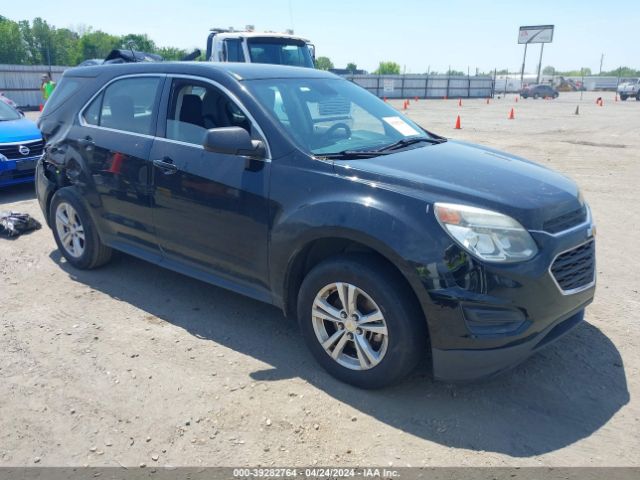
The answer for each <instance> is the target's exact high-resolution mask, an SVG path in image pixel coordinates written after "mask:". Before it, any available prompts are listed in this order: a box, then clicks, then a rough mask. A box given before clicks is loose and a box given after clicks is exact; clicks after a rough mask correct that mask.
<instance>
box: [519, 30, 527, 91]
mask: <svg viewBox="0 0 640 480" xmlns="http://www.w3.org/2000/svg"><path fill="white" fill-rule="evenodd" d="M527 46H529V43H528V42H527V43H525V44H524V56H523V57H522V69H521V70H520V89H522V88H524V63H525V61H526V59H527Z"/></svg>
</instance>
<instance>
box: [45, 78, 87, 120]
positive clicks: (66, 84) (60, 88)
mask: <svg viewBox="0 0 640 480" xmlns="http://www.w3.org/2000/svg"><path fill="white" fill-rule="evenodd" d="M87 80H88V79H86V78H79V77H62V80H60V83H58V85H56V88H55V89H54V90H53V93H52V94H51V97H50V98H49V100H47V103H46V104H45V107H44V111H43V112H42V114H43V115H46V114H47V113H51V112H53V111H54V110H55V109H57V108H58V107H60V105H62V104H63V103H64V102H66V101H67V100H68V99H69V98H71V97H72V96H73V95H74V94H76V93H77V92H78V91H79V90H80V88H82V86H83V85H84V84H85V82H86V81H87Z"/></svg>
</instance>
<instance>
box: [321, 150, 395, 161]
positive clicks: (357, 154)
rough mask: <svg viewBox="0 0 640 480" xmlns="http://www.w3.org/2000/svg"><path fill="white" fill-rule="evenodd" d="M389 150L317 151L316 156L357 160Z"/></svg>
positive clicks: (383, 153)
mask: <svg viewBox="0 0 640 480" xmlns="http://www.w3.org/2000/svg"><path fill="white" fill-rule="evenodd" d="M389 153H391V152H382V151H380V150H342V151H341V152H335V153H318V154H315V156H316V157H318V158H326V159H336V160H357V159H358V158H372V157H377V156H379V155H388V154H389Z"/></svg>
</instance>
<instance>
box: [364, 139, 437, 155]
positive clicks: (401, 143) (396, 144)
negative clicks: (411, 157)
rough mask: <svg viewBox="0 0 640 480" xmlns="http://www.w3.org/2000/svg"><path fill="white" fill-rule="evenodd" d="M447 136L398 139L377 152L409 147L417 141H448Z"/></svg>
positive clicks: (432, 142) (434, 143)
mask: <svg viewBox="0 0 640 480" xmlns="http://www.w3.org/2000/svg"><path fill="white" fill-rule="evenodd" d="M446 141H447V139H446V138H428V137H420V138H403V139H402V140H398V141H397V142H394V143H391V144H389V145H385V146H384V147H382V148H380V149H378V150H376V151H377V152H388V151H390V150H397V149H399V148H404V147H408V146H409V145H414V144H416V143H422V142H427V143H430V144H432V145H436V144H438V143H444V142H446Z"/></svg>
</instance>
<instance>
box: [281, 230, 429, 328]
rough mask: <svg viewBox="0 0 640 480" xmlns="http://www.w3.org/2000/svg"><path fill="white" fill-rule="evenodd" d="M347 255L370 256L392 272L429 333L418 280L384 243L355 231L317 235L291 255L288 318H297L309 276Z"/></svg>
mask: <svg viewBox="0 0 640 480" xmlns="http://www.w3.org/2000/svg"><path fill="white" fill-rule="evenodd" d="M344 254H359V255H368V256H370V257H371V258H372V259H373V260H374V261H376V262H379V263H380V264H381V265H384V266H385V267H387V268H389V269H391V270H392V271H393V272H394V273H395V274H396V275H397V277H398V281H400V282H402V284H403V286H404V287H406V289H407V292H408V294H409V295H410V297H411V299H412V301H414V302H416V305H415V306H416V308H417V309H418V310H417V311H419V312H420V313H421V314H422V316H423V319H424V322H425V324H426V326H427V331H429V322H428V320H427V314H426V311H425V308H424V305H423V304H422V302H421V301H420V297H419V295H418V293H417V292H418V288H424V287H422V286H421V284H420V282H419V279H418V278H417V276H416V278H412V275H411V266H410V265H409V264H408V263H407V262H405V261H404V260H403V259H402V258H401V257H400V256H399V255H397V254H396V253H395V252H394V251H393V250H392V249H391V248H389V247H388V246H386V245H384V244H383V243H382V242H380V241H377V240H375V239H372V238H370V237H367V236H366V235H362V234H358V233H356V232H345V231H334V232H332V233H331V234H330V235H323V236H317V237H314V238H310V239H308V240H307V241H305V242H303V243H301V245H300V247H299V248H298V249H297V250H296V251H295V253H294V254H293V255H292V256H291V258H290V260H289V262H288V265H287V269H286V271H285V274H284V277H283V284H282V287H281V292H282V294H281V303H282V304H281V306H282V309H283V311H284V314H285V316H287V317H289V318H295V317H296V316H297V315H296V305H297V299H298V295H297V294H298V291H299V289H300V285H301V284H302V281H303V280H304V278H305V276H306V274H307V273H309V272H310V271H311V269H312V268H313V267H315V266H316V265H318V264H319V263H321V262H322V261H324V260H327V259H329V258H331V257H334V256H338V255H344Z"/></svg>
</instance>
